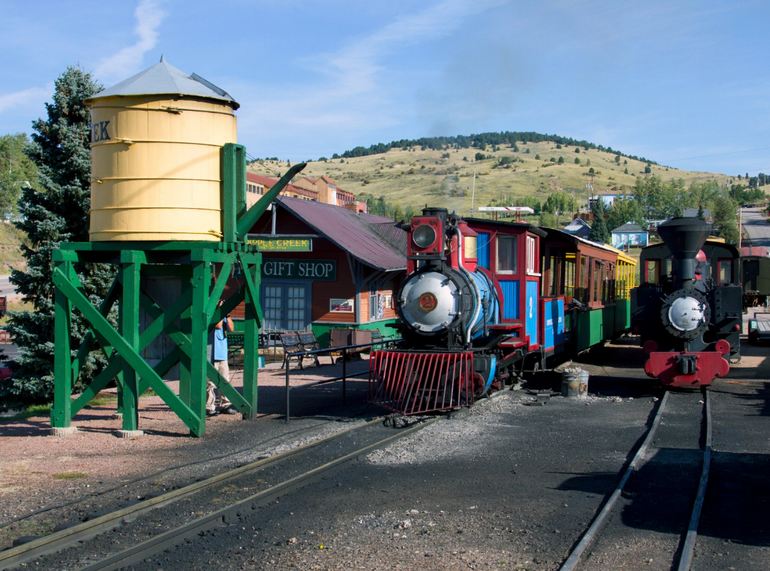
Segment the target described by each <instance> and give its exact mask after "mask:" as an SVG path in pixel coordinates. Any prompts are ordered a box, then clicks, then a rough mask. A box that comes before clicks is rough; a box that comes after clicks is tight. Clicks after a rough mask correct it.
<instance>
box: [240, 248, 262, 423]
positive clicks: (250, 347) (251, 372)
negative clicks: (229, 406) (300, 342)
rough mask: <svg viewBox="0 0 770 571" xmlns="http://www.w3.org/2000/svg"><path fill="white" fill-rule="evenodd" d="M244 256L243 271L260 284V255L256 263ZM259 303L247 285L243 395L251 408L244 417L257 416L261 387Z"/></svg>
mask: <svg viewBox="0 0 770 571" xmlns="http://www.w3.org/2000/svg"><path fill="white" fill-rule="evenodd" d="M244 258H245V256H241V260H242V264H241V265H242V266H243V272H244V273H248V274H249V275H250V276H251V277H252V281H254V280H253V278H254V274H256V282H257V284H259V268H260V265H259V255H258V256H257V263H256V264H255V265H254V264H248V263H246V262H245V261H243V259H244ZM255 270H256V271H255ZM252 272H254V273H252ZM257 291H259V285H257ZM257 304H259V297H257V298H256V299H254V297H253V296H252V290H251V288H249V287H247V288H246V316H245V317H246V319H245V321H244V324H243V397H244V398H245V399H246V402H248V403H249V410H248V411H242V412H243V418H248V419H253V418H256V417H257V404H258V403H257V394H258V390H257V389H258V387H259V382H258V378H257V375H258V374H259V373H258V370H259V359H258V357H259V335H258V333H259V329H258V324H257V309H256V306H257Z"/></svg>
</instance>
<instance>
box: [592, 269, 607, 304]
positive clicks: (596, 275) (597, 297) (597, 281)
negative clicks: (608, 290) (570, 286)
mask: <svg viewBox="0 0 770 571" xmlns="http://www.w3.org/2000/svg"><path fill="white" fill-rule="evenodd" d="M591 282H592V283H591V287H592V288H593V295H592V296H591V300H592V301H594V302H596V301H601V300H602V298H603V297H604V295H603V294H602V293H601V289H602V285H603V284H604V280H603V279H602V263H601V262H600V261H599V260H594V263H593V268H592V272H591Z"/></svg>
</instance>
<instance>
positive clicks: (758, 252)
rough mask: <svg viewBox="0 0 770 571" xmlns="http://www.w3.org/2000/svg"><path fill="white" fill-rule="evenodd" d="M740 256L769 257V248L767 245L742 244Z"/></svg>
mask: <svg viewBox="0 0 770 571" xmlns="http://www.w3.org/2000/svg"><path fill="white" fill-rule="evenodd" d="M741 256H744V257H745V256H756V257H758V258H770V248H768V247H767V246H743V247H742V248H741Z"/></svg>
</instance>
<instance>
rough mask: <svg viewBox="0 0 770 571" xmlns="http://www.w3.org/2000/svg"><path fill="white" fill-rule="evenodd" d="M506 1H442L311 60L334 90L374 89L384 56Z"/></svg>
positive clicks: (445, 31) (443, 32) (445, 32)
mask: <svg viewBox="0 0 770 571" xmlns="http://www.w3.org/2000/svg"><path fill="white" fill-rule="evenodd" d="M503 3H505V0H483V1H479V0H477V1H473V0H443V1H442V2H438V3H437V4H434V5H432V6H429V7H428V8H426V9H424V10H422V11H420V12H417V13H415V14H409V15H406V16H402V17H400V18H398V19H396V20H394V21H393V22H391V23H389V24H387V25H385V26H383V27H382V28H380V29H379V30H377V31H375V32H374V33H372V34H370V35H369V36H365V37H362V38H359V39H357V40H355V41H353V42H351V43H350V44H348V45H347V46H345V47H344V48H343V49H341V50H339V51H337V52H334V53H327V54H321V55H320V56H317V57H315V58H313V59H312V60H311V61H310V62H309V63H310V66H311V68H312V69H320V71H321V72H322V73H324V74H325V75H326V76H328V78H329V79H331V80H332V82H333V87H334V91H335V92H345V93H347V94H357V93H361V92H367V91H371V90H374V89H375V88H376V86H377V77H378V72H379V71H380V64H379V63H378V60H380V59H382V58H383V57H384V56H385V55H387V54H388V53H389V52H393V51H396V50H398V49H403V48H405V47H408V46H411V45H414V44H418V43H425V42H427V41H430V40H434V39H438V38H441V37H444V36H447V35H448V34H450V33H452V32H453V31H455V30H456V29H457V28H459V27H460V26H461V25H462V24H463V23H464V22H465V21H466V19H467V18H468V17H470V16H472V15H474V14H477V13H479V12H484V11H486V10H489V9H490V8H493V7H495V6H499V5H500V4H503Z"/></svg>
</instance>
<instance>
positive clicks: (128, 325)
mask: <svg viewBox="0 0 770 571" xmlns="http://www.w3.org/2000/svg"><path fill="white" fill-rule="evenodd" d="M143 259H144V253H143V252H139V251H136V250H124V251H123V252H121V253H120V273H121V281H122V283H123V291H122V296H121V304H120V311H119V314H120V334H121V336H122V337H123V339H125V340H126V343H128V345H129V346H130V347H131V348H132V349H134V350H135V351H137V352H138V351H139V292H140V281H141V270H142V261H143ZM121 410H122V411H123V430H125V431H135V430H138V428H139V382H138V379H137V375H136V371H135V370H134V369H133V368H132V367H131V366H130V365H129V364H126V366H125V367H124V368H123V408H122V409H121Z"/></svg>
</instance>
